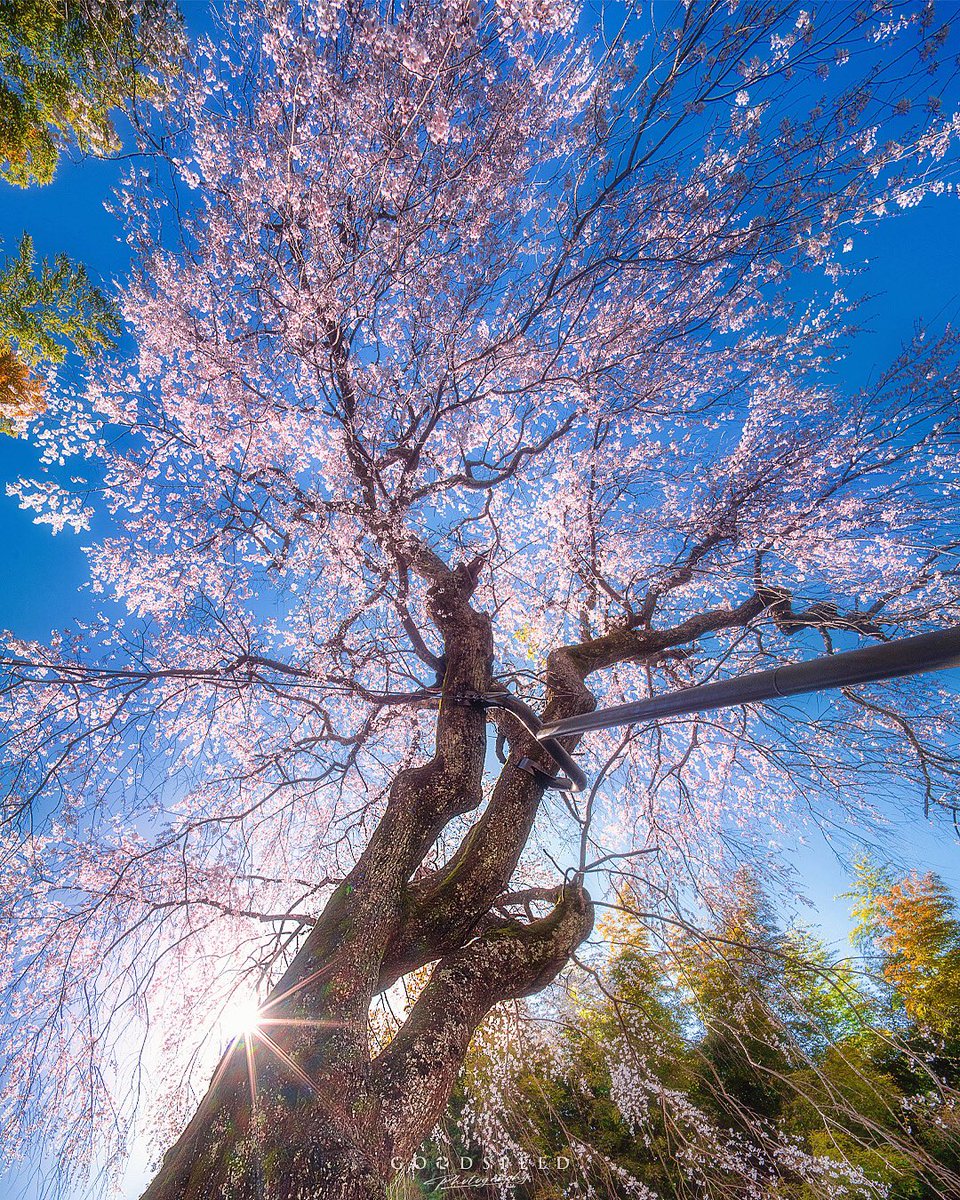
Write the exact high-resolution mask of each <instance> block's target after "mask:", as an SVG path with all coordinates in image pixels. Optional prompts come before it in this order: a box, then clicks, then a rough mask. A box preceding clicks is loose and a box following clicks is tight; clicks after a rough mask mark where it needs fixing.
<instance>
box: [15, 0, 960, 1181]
mask: <svg viewBox="0 0 960 1200" xmlns="http://www.w3.org/2000/svg"><path fill="white" fill-rule="evenodd" d="M591 21H594V22H595V26H596V27H595V28H594V27H593V26H592V25H591ZM951 53H952V50H951V44H950V39H949V32H948V30H947V29H946V28H945V27H943V26H942V25H941V23H940V20H939V17H938V14H937V13H936V12H935V11H934V10H933V9H932V8H931V7H929V6H927V5H924V4H915V3H906V4H899V3H892V4H865V5H863V6H861V5H859V4H851V5H847V4H846V3H842V2H838V3H834V4H831V5H829V6H825V7H824V8H823V10H822V11H820V10H818V11H816V12H814V11H813V10H809V9H808V10H801V9H799V8H797V7H796V6H794V5H793V4H780V3H773V4H769V3H764V4H754V3H725V2H724V3H720V2H718V0H691V2H690V3H686V4H682V5H679V6H678V7H677V8H676V10H675V11H671V12H669V13H668V12H667V10H666V8H665V7H661V6H653V7H652V8H651V9H650V10H649V11H647V10H645V9H641V8H640V7H638V8H637V9H636V10H634V9H633V8H630V7H623V8H621V7H619V6H611V8H610V9H609V10H607V11H604V12H603V13H601V14H599V15H598V16H596V15H595V16H594V17H591V15H590V14H582V13H580V12H579V11H578V10H576V9H575V8H574V7H573V5H572V4H570V3H565V2H561V3H545V2H544V0H496V2H493V3H474V2H473V0H409V2H407V3H404V4H402V5H398V4H395V3H386V2H384V3H368V4H364V3H361V2H359V0H345V2H343V3H341V2H337V0H309V2H304V3H286V2H281V0H267V2H266V3H263V4H259V5H258V4H253V5H252V6H251V7H250V8H247V9H243V10H241V11H238V12H237V13H236V14H235V15H234V16H233V17H232V18H231V20H230V22H229V24H228V28H227V29H226V30H225V32H224V35H223V38H222V39H221V40H219V41H218V42H217V43H216V44H208V45H205V46H201V47H200V48H199V50H198V51H197V53H196V55H195V63H196V66H195V68H194V69H193V70H192V71H190V72H188V73H187V74H186V75H185V76H184V78H183V79H182V80H181V81H180V82H179V85H178V87H177V93H176V96H175V98H174V99H173V100H172V101H171V103H170V104H169V106H168V107H167V109H166V110H165V111H164V113H163V114H162V115H161V117H160V118H159V119H158V124H157V127H156V128H155V129H154V130H152V132H151V140H150V142H149V145H150V148H151V151H152V157H150V158H144V159H141V160H140V161H138V162H137V163H136V165H135V166H134V167H133V168H132V169H131V171H130V174H129V177H128V181H127V184H126V185H125V187H124V190H123V193H122V195H121V197H120V199H119V202H118V207H119V210H120V212H121V215H122V217H123V219H124V221H125V227H126V229H127V234H128V239H129V243H130V246H131V251H132V254H133V261H134V269H133V275H132V278H131V280H130V282H129V284H128V286H127V287H126V289H125V292H124V295H123V305H124V314H125V318H126V321H127V323H128V326H129V329H130V330H131V332H132V334H133V337H134V339H135V347H136V350H135V354H134V355H130V354H126V355H120V354H117V355H113V356H111V357H109V358H108V359H107V360H105V361H104V362H102V363H101V364H100V365H99V366H97V368H96V369H95V370H94V371H93V372H92V374H91V377H90V380H89V383H88V385H87V386H86V388H85V390H84V392H83V394H62V395H60V396H59V397H57V398H56V403H55V404H54V405H53V406H52V408H51V412H50V413H49V414H48V417H47V418H45V424H44V425H43V426H42V427H40V428H38V429H37V430H36V432H35V437H36V440H37V441H38V443H39V445H40V448H41V461H42V464H44V465H45V466H46V467H47V468H49V470H48V472H47V473H46V474H42V475H40V476H39V477H38V478H37V479H35V480H21V481H20V482H19V483H17V484H16V485H14V486H13V488H12V490H13V491H14V492H15V493H16V494H17V495H18V496H19V498H20V501H21V503H22V504H23V505H24V506H25V507H27V508H29V509H31V510H33V511H34V512H35V513H36V516H37V519H38V520H41V521H47V522H49V523H50V524H51V526H52V527H53V529H54V530H55V531H56V530H57V529H60V528H62V527H64V526H71V527H73V528H75V529H78V530H80V529H84V528H86V527H87V526H88V525H89V523H90V521H91V518H92V517H94V516H95V515H96V514H99V515H98V516H97V523H96V524H95V525H94V527H93V528H94V529H95V530H96V536H95V537H92V539H91V544H90V547H89V551H88V555H89V563H90V571H91V579H92V586H93V588H94V590H95V591H96V592H98V593H100V594H101V595H102V596H103V615H102V616H101V617H100V618H98V620H96V621H94V622H91V623H90V624H88V625H87V626H85V627H83V628H80V629H76V630H74V631H72V632H64V633H62V634H60V635H59V636H58V637H56V638H54V639H53V640H52V641H51V642H50V644H49V645H40V644H34V643H24V642H22V641H18V640H17V639H16V638H15V637H11V638H10V639H8V642H7V649H6V651H5V654H4V687H3V691H2V706H3V723H4V729H5V731H6V732H5V740H4V743H3V745H4V767H3V773H4V774H3V778H4V785H5V786H4V794H5V800H4V810H3V816H4V824H3V833H2V857H0V862H2V873H0V895H2V903H0V946H2V950H3V953H2V957H0V989H2V996H3V1001H2V1009H0V1013H2V1016H0V1020H2V1022H3V1025H4V1033H5V1042H6V1058H5V1060H4V1066H3V1076H2V1079H3V1093H2V1100H0V1106H2V1107H0V1115H2V1121H3V1129H4V1138H3V1140H4V1144H5V1146H7V1147H8V1153H11V1154H14V1153H16V1152H17V1149H18V1147H19V1148H21V1149H22V1148H29V1146H30V1145H31V1144H35V1143H36V1141H37V1140H38V1139H40V1140H42V1141H43V1143H44V1145H45V1146H46V1147H47V1148H48V1149H49V1151H50V1152H51V1154H53V1155H55V1156H56V1158H57V1160H58V1161H59V1162H60V1163H61V1164H62V1166H63V1167H64V1169H69V1170H84V1169H87V1168H94V1169H96V1168H100V1167H102V1166H104V1164H105V1163H108V1162H111V1161H113V1160H114V1159H115V1158H116V1157H118V1156H120V1155H121V1154H122V1151H123V1148H124V1146H125V1145H127V1144H128V1142H129V1141H130V1140H131V1139H135V1138H145V1137H148V1136H149V1137H150V1138H151V1139H152V1141H151V1144H152V1145H154V1146H157V1147H163V1148H165V1149H166V1153H165V1155H164V1156H163V1158H162V1162H161V1163H160V1165H159V1169H158V1172H157V1174H156V1177H155V1179H154V1182H153V1183H152V1184H151V1185H150V1187H149V1188H148V1190H147V1192H146V1193H145V1200H173V1198H177V1200H180V1198H186V1197H199V1196H202V1197H209V1198H210V1200H219V1198H225V1197H230V1198H231V1200H244V1198H246V1197H254V1196H257V1197H269V1198H270V1200H292V1198H293V1197H295V1196H308V1195H309V1196H323V1197H331V1198H332V1197H339V1198H342V1200H355V1198H359V1197H364V1198H366V1197H383V1196H384V1195H385V1190H386V1188H387V1186H388V1184H389V1181H390V1179H391V1177H392V1176H393V1175H394V1174H395V1173H396V1172H397V1170H398V1168H400V1167H402V1166H403V1164H405V1163H406V1162H407V1160H409V1158H410V1157H411V1156H412V1155H413V1153H414V1152H415V1151H416V1149H417V1147H418V1146H419V1145H420V1144H421V1143H422V1142H423V1140H424V1138H425V1137H427V1136H428V1135H429V1134H430V1132H431V1130H432V1129H433V1127H434V1125H435V1124H436V1122H437V1121H438V1119H439V1118H440V1116H441V1115H442V1113H443V1111H444V1108H445V1106H446V1104H447V1101H448V1097H449V1095H450V1093H451V1090H452V1088H453V1086H454V1083H455V1080H456V1077H457V1074H458V1071H459V1069H460V1067H461V1064H462V1062H463V1059H464V1056H465V1054H466V1051H467V1048H468V1046H469V1044H470V1042H471V1039H472V1038H474V1036H475V1035H476V1033H477V1030H478V1028H480V1027H481V1024H482V1023H483V1022H484V1020H485V1019H486V1018H487V1017H488V1014H490V1013H491V1012H492V1013H494V1014H495V1015H496V1014H498V1013H499V1014H503V1013H504V1012H511V1013H513V1014H515V1015H516V1014H519V1013H527V1014H528V1015H529V1017H530V1019H536V1016H537V1014H538V1012H539V1013H541V1014H543V1013H544V1012H548V1011H549V1010H548V1009H545V1008H544V1005H545V1004H548V1000H547V999H546V997H548V995H549V985H551V984H552V983H553V981H554V980H556V979H557V978H558V976H560V974H561V972H563V971H564V969H565V968H566V967H567V966H568V964H570V963H571V961H572V960H573V959H574V957H575V956H576V954H577V952H578V948H579V947H584V946H585V943H587V941H588V939H589V938H590V936H591V930H592V927H593V924H594V910H595V907H596V906H597V905H599V904H601V903H609V902H611V901H612V900H613V898H614V896H615V895H626V894H629V895H630V896H631V897H633V899H634V901H635V904H636V908H637V911H638V912H639V913H642V914H643V920H644V921H645V922H646V923H648V924H653V925H655V924H656V922H657V921H664V920H667V921H674V920H683V921H684V922H686V923H687V924H688V925H689V926H690V927H692V928H696V925H697V922H698V920H702V919H703V914H704V912H705V911H706V910H707V909H709V908H710V906H711V905H712V904H715V903H717V902H718V898H720V897H722V895H723V889H724V885H725V882H726V881H727V880H729V878H730V875H731V872H732V870H733V868H734V867H735V865H737V864H739V863H741V862H744V861H749V862H750V863H751V864H752V869H753V870H758V869H761V868H760V867H759V866H758V864H764V863H766V864H767V866H765V867H763V868H762V869H764V870H765V872H766V877H767V882H768V883H770V881H771V880H772V879H773V878H774V877H775V876H776V875H777V872H781V873H782V871H781V868H780V867H778V866H777V865H776V862H777V860H776V858H775V854H776V846H777V845H778V844H785V843H786V842H788V841H789V839H790V838H791V837H794V836H797V835H798V834H802V833H803V830H804V828H809V829H812V830H815V829H816V828H818V827H821V828H826V829H832V828H836V827H837V826H838V825H839V826H841V827H842V826H844V825H846V826H848V827H850V828H856V829H865V828H867V827H869V825H870V823H871V821H872V820H873V819H874V817H875V815H876V811H877V810H876V804H877V803H878V802H879V801H881V800H882V801H883V802H884V803H885V804H886V805H888V806H889V805H891V804H892V805H898V804H904V805H907V806H909V807H910V809H911V811H913V812H915V813H918V814H920V813H922V812H923V810H924V808H926V810H927V812H928V813H929V814H930V815H931V816H937V815H939V814H941V813H946V814H949V812H950V811H951V809H952V803H953V797H954V796H955V795H956V785H957V772H958V761H957V757H956V754H955V727H954V721H955V718H954V716H953V710H952V706H951V704H950V701H949V697H948V696H946V695H945V694H944V693H943V691H942V690H941V689H938V687H937V685H936V684H931V683H930V682H929V681H926V682H923V683H922V684H916V683H911V682H909V681H907V682H902V683H899V684H897V685H890V686H886V687H884V688H862V689H857V690H850V691H848V692H845V693H844V694H842V695H838V696H836V697H832V698H831V700H830V702H829V703H828V704H822V705H817V704H813V705H808V706H806V707H803V708H798V707H796V706H792V707H785V706H780V707H748V708H744V709H736V710H731V711H730V712H726V713H724V714H720V715H701V716H698V717H696V718H692V719H669V720H664V721H661V722H658V723H656V724H653V725H652V726H650V727H644V728H642V729H636V730H632V731H628V732H626V733H622V732H617V733H611V734H609V735H590V736H589V737H588V738H586V739H585V740H584V742H583V744H582V745H580V746H577V745H576V743H575V742H574V741H572V740H568V741H567V742H565V743H564V744H563V745H558V744H556V743H553V744H551V743H549V742H548V743H545V744H544V743H541V742H538V741H537V740H536V739H535V737H534V736H533V734H534V733H535V732H536V730H537V728H538V721H539V720H545V719H551V720H552V719H558V718H561V717H565V716H570V715H573V714H577V713H581V712H585V711H589V710H590V709H591V708H592V707H594V706H595V705H596V704H598V703H603V704H607V703H617V702H621V701H623V700H626V699H630V698H635V697H637V696H641V695H646V694H649V693H655V692H658V691H660V690H664V689H669V688H673V687H677V686H684V685H687V684H691V683H695V682H703V681H705V680H707V679H710V678H712V677H714V676H715V675H717V674H726V673H733V672H738V671H746V670H751V669H758V668H761V667H763V666H764V665H766V664H768V663H769V662H772V661H779V660H782V659H789V658H791V657H793V658H796V657H799V656H802V655H803V654H804V653H809V652H814V651H817V650H819V651H820V652H822V651H823V649H824V647H826V649H827V650H831V649H833V648H835V647H836V648H848V647H849V646H852V645H854V644H856V642H857V640H858V639H867V640H870V639H882V638H886V637H890V636H896V635H897V634H901V633H910V632H920V631H923V630H925V629H928V628H936V627H938V626H940V625H941V624H943V623H945V622H948V621H950V620H951V619H956V616H957V612H958V608H960V589H958V568H957V553H956V552H957V546H958V533H957V522H956V502H957V495H958V488H960V473H958V470H957V456H956V437H957V432H958V427H957V400H956V379H957V373H956V358H955V350H956V339H955V336H954V334H953V333H951V332H950V331H949V330H948V331H945V332H943V333H941V334H937V335H933V334H930V333H926V332H918V333H916V335H915V336H914V337H913V339H912V340H911V341H910V342H909V344H908V345H907V346H906V347H905V348H904V349H903V351H902V352H901V353H899V354H897V355H895V356H894V358H893V360H892V361H891V362H890V363H889V364H888V365H886V366H885V367H884V368H883V369H882V370H880V371H878V373H876V374H875V375H873V376H872V377H871V378H870V379H869V380H868V381H867V383H866V384H865V385H864V386H863V387H862V388H861V389H860V390H857V389H856V388H855V387H853V386H849V385H848V384H847V382H846V381H845V378H844V371H843V366H842V362H843V355H844V352H845V349H846V347H847V346H848V345H849V339H850V336H851V331H852V328H853V322H854V315H855V299H856V297H855V295H853V296H848V294H847V293H848V292H850V291H853V292H855V291H856V289H857V287H858V286H859V285H858V284H857V283H856V278H855V277H856V270H855V268H854V266H853V265H852V264H854V263H855V261H856V260H857V254H858V252H859V250H860V247H861V245H862V243H863V239H864V238H865V237H866V236H867V235H868V233H869V230H870V228H871V227H872V226H873V225H874V224H875V223H876V222H877V221H878V220H879V219H880V218H882V217H883V216H884V215H885V214H887V213H892V212H894V211H895V210H896V209H897V208H903V207H907V206H910V205H913V204H916V203H918V202H920V201H921V200H923V199H924V198H925V197H926V196H927V195H929V194H937V193H947V192H950V191H951V190H952V183H951V175H950V172H951V169H952V162H953V159H952V157H951V155H952V146H953V142H954V140H955V137H956V135H957V133H958V132H960V116H956V115H953V113H952V111H951V108H950V95H951V93H950V87H951V85H952V82H953V81H952V75H951V62H950V54H951ZM144 164H146V165H144ZM940 202H941V203H949V202H952V201H951V199H950V198H949V197H948V198H947V199H944V200H942V201H940ZM81 476H82V478H81ZM107 513H109V514H110V519H109V523H108V522H107V520H106V517H105V516H104V514H107ZM107 525H108V527H107ZM573 753H575V754H576V761H575V762H574V761H572V760H571V759H570V755H571V754H573ZM581 772H582V773H583V775H585V778H586V785H585V786H581V785H582V779H583V777H582V775H581ZM411 981H412V982H411ZM405 986H406V989H407V990H406V992H404V987H405ZM404 996H406V999H404ZM537 997H539V999H536V998H537ZM525 998H532V999H529V1000H525ZM504 1006H506V1008H505V1007H504ZM391 1012H393V1013H395V1014H396V1015H395V1016H391ZM635 1102H639V1101H635ZM784 1152H785V1153H786V1151H784ZM746 1171H747V1168H745V1172H746ZM808 1175H809V1178H810V1180H811V1186H816V1187H825V1186H826V1185H825V1184H823V1183H822V1180H823V1176H824V1170H823V1167H822V1164H820V1163H817V1162H811V1164H810V1165H809V1168H808ZM745 1194H746V1193H745ZM824 1194H826V1193H824Z"/></svg>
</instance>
